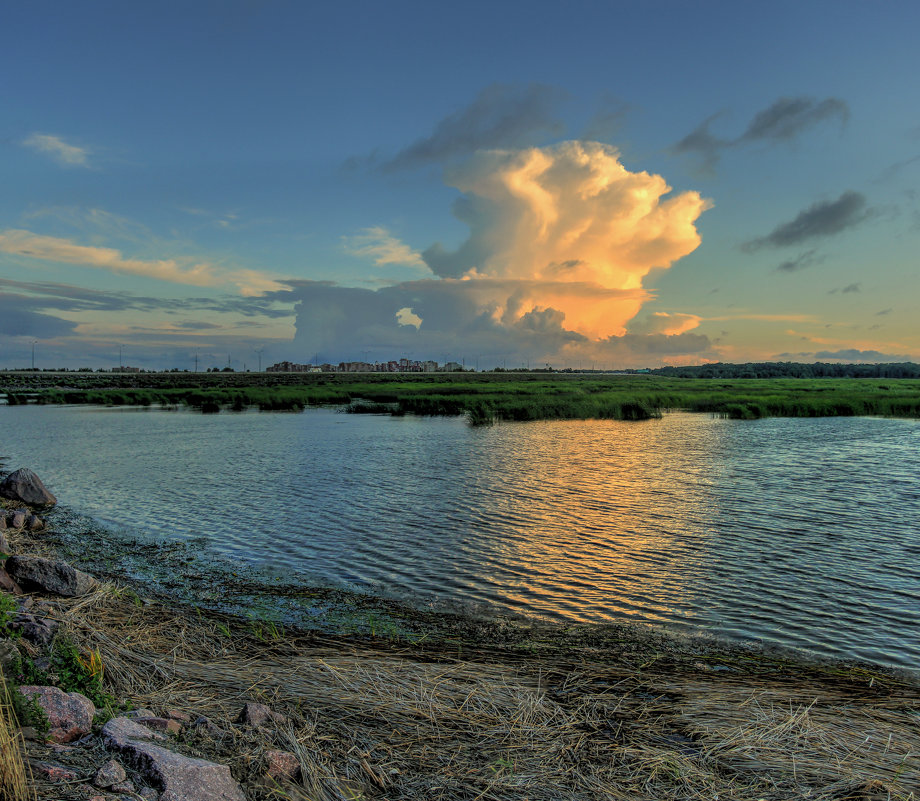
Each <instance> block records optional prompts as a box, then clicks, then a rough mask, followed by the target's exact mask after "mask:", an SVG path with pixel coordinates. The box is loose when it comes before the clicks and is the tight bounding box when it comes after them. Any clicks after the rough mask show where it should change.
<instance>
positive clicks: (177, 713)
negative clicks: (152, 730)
mask: <svg viewBox="0 0 920 801" xmlns="http://www.w3.org/2000/svg"><path fill="white" fill-rule="evenodd" d="M163 717H164V718H169V719H170V720H178V721H179V723H191V722H192V716H191V715H190V714H189V713H188V712H182V711H181V710H179V709H167V710H166V714H165V715H163Z"/></svg>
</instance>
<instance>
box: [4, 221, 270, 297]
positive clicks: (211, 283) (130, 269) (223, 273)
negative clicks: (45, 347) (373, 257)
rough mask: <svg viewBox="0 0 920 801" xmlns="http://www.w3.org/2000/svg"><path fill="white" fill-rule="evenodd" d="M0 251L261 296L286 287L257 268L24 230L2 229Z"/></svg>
mask: <svg viewBox="0 0 920 801" xmlns="http://www.w3.org/2000/svg"><path fill="white" fill-rule="evenodd" d="M0 252H4V253H10V254H13V255H16V256H21V257H26V258H30V259H39V260H41V261H49V262H56V263H59V264H79V265H82V266H85V267H96V268H101V269H104V270H109V271H111V272H114V273H127V274H130V275H139V276H144V277H147V278H155V279H158V280H160V281H170V282H172V283H177V284H189V285H192V286H201V287H221V286H227V285H231V286H235V287H236V288H237V290H238V291H239V292H240V294H242V295H260V294H263V293H265V292H269V291H273V290H277V289H281V288H283V284H281V283H279V282H278V281H277V280H276V279H275V278H273V277H271V276H269V275H267V274H266V273H262V272H259V271H256V270H222V269H220V268H218V267H216V266H214V265H212V264H208V263H206V262H205V263H199V264H185V265H184V264H181V263H180V262H179V261H178V260H176V259H158V260H148V259H131V258H126V257H125V256H123V255H122V253H121V251H120V250H117V249H115V248H105V247H94V246H87V245H78V244H76V243H74V242H73V241H71V240H69V239H64V238H61V237H55V236H42V235H40V234H35V233H32V232H31V231H25V230H21V229H8V230H6V231H2V232H0Z"/></svg>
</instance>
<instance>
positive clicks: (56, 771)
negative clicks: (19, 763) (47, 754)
mask: <svg viewBox="0 0 920 801" xmlns="http://www.w3.org/2000/svg"><path fill="white" fill-rule="evenodd" d="M29 766H30V767H31V768H32V773H33V775H36V776H41V777H42V778H43V779H47V780H48V781H49V782H72V781H73V780H74V779H79V778H80V775H79V774H78V773H76V772H74V771H72V770H71V769H70V768H66V767H64V766H63V765H59V764H58V763H57V762H47V761H45V760H38V759H36V760H34V761H31V762H29Z"/></svg>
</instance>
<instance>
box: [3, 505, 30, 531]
mask: <svg viewBox="0 0 920 801" xmlns="http://www.w3.org/2000/svg"><path fill="white" fill-rule="evenodd" d="M27 519H28V514H27V513H26V512H25V511H23V510H22V509H17V510H16V511H15V512H13V514H11V515H10V516H9V517H8V518H7V519H6V520H7V525H8V526H9V527H10V528H22V527H23V526H24V525H25V524H26V520H27Z"/></svg>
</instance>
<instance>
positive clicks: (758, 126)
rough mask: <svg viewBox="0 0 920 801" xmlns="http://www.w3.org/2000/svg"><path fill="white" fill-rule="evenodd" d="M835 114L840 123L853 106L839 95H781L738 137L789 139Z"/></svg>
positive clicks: (845, 118)
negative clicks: (815, 97)
mask: <svg viewBox="0 0 920 801" xmlns="http://www.w3.org/2000/svg"><path fill="white" fill-rule="evenodd" d="M834 117H836V118H837V119H839V120H840V122H841V124H845V123H846V122H847V121H848V120H849V119H850V108H849V106H848V105H847V104H846V102H845V101H843V100H841V99H840V98H839V97H828V98H826V99H824V100H821V101H818V100H815V99H814V98H813V97H781V98H779V99H778V100H776V101H775V102H773V103H772V104H771V105H770V106H768V107H767V108H765V109H764V110H763V111H759V112H757V114H755V115H754V118H753V119H752V120H751V122H750V123H749V124H748V127H747V130H746V131H745V132H744V133H743V134H742V135H741V137H740V139H739V140H738V141H740V142H752V141H757V140H769V141H774V142H781V141H788V140H790V139H794V138H795V137H796V136H798V135H799V134H800V133H802V132H803V131H804V130H806V129H807V128H811V127H812V126H814V125H817V124H818V123H820V122H823V121H824V120H827V119H831V118H834Z"/></svg>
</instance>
